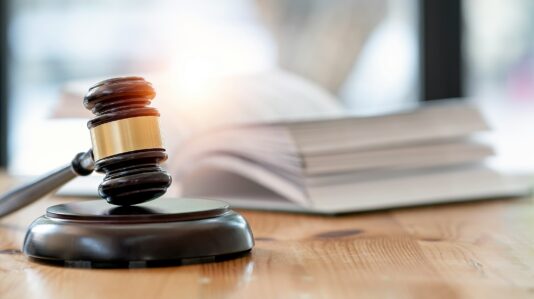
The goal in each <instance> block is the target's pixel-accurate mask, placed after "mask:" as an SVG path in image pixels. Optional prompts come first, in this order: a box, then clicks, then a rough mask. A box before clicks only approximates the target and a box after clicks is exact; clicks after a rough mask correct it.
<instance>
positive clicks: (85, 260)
mask: <svg viewBox="0 0 534 299" xmlns="http://www.w3.org/2000/svg"><path fill="white" fill-rule="evenodd" d="M253 246H254V239H253V236H252V232H251V230H250V227H249V225H248V223H247V221H246V220H245V218H243V216H241V215H240V214H238V213H237V212H235V211H233V210H231V209H230V208H229V206H228V204H226V203H224V202H221V201H216V200H208V199H192V198H160V199H156V200H154V201H151V202H147V203H144V204H140V205H136V206H129V207H118V206H112V205H110V204H108V203H106V202H105V201H104V200H91V201H84V202H76V203H67V204H61V205H56V206H52V207H49V208H48V209H47V211H46V214H45V215H43V216H41V217H39V218H37V219H36V220H35V221H34V222H33V223H32V224H31V225H30V227H29V228H28V231H27V233H26V237H25V239H24V245H23V252H24V254H25V255H26V256H28V257H31V258H34V259H37V260H40V261H48V262H60V263H64V264H66V265H72V266H82V267H93V266H96V267H99V266H103V267H105V266H106V265H110V266H112V267H114V266H121V265H123V266H132V265H144V263H149V264H150V263H151V262H156V263H154V264H156V265H157V264H160V265H161V264H163V265H165V264H168V263H173V264H174V263H181V261H188V260H196V259H198V260H201V261H202V260H214V259H217V258H222V259H225V258H227V257H234V256H239V255H240V254H243V253H246V252H248V251H250V250H251V249H252V247H253ZM157 262H159V263H157ZM149 264H147V265H149Z"/></svg>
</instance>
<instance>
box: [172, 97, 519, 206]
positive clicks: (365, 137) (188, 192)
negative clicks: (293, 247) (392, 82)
mask: <svg viewBox="0 0 534 299" xmlns="http://www.w3.org/2000/svg"><path fill="white" fill-rule="evenodd" d="M484 130H487V126H486V123H485V122H484V120H483V118H482V117H481V115H480V114H479V112H478V111H477V110H476V109H475V108H474V107H471V106H468V105H463V104H441V105H432V106H427V107H424V108H419V109H415V110H412V111H406V112H402V113H395V114H391V115H383V116H373V117H341V118H333V119H324V120H317V121H298V122H276V123H269V124H258V125H243V126H237V127H236V126H234V127H228V128H225V129H218V130H215V131H212V132H209V133H205V134H202V135H200V136H196V137H195V138H192V139H191V140H189V141H188V142H187V143H186V144H184V145H183V147H182V149H181V150H180V151H179V152H178V153H175V156H174V159H173V160H171V162H170V165H173V169H174V174H175V178H176V180H177V181H178V183H179V185H180V188H181V194H182V195H184V196H197V197H198V196H200V197H211V198H219V199H223V200H226V201H228V202H229V203H231V204H233V205H234V206H241V207H248V208H263V209H275V210H276V209H282V210H300V211H309V212H317V213H343V212H351V211H363V210H371V209H382V208H391V207H399V206H407V205H417V204H429V203H438V202H450V201H459V200H468V199H471V200H472V199H480V198H487V197H501V196H510V195H519V194H524V193H525V192H526V191H527V190H526V188H525V185H524V184H521V183H520V182H518V181H516V180H513V179H511V178H509V177H505V176H502V175H500V174H499V173H497V172H495V171H493V170H491V169H489V168H486V167H485V166H484V165H483V160H484V159H485V158H487V157H489V156H491V155H492V154H493V151H492V148H491V147H490V146H488V145H485V144H483V143H480V142H477V141H476V140H475V139H474V138H472V137H473V135H474V134H475V133H477V132H481V131H484Z"/></svg>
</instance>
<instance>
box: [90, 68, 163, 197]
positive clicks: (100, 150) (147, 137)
mask: <svg viewBox="0 0 534 299" xmlns="http://www.w3.org/2000/svg"><path fill="white" fill-rule="evenodd" d="M155 95H156V93H155V91H154V88H153V87H152V85H151V84H150V83H149V82H147V81H145V80H144V79H143V78H140V77H124V78H115V79H109V80H105V81H102V82H100V83H97V84H96V85H95V86H93V87H91V88H90V89H89V92H88V93H87V94H86V96H85V98H84V106H85V107H86V108H87V109H89V110H91V111H92V113H93V114H95V117H94V118H93V119H92V120H90V121H89V122H88V123H87V126H88V128H89V130H90V133H91V141H92V144H93V158H94V161H95V171H97V172H101V173H105V177H104V181H103V182H102V183H101V184H100V186H99V187H98V193H99V194H100V196H101V197H102V198H104V199H105V200H106V201H107V202H108V203H111V204H114V205H120V206H129V205H134V204H138V203H142V202H146V201H150V200H152V199H155V198H158V197H160V196H161V195H163V194H165V192H166V191H167V188H168V187H169V186H170V184H171V177H170V176H169V174H167V173H166V172H165V170H163V169H162V168H161V167H160V164H161V163H162V162H164V161H165V160H166V159H167V154H166V152H165V149H164V148H163V144H162V139H161V134H160V129H159V112H158V111H157V110H156V109H155V108H153V107H149V105H150V102H151V100H152V99H153V98H154V97H155Z"/></svg>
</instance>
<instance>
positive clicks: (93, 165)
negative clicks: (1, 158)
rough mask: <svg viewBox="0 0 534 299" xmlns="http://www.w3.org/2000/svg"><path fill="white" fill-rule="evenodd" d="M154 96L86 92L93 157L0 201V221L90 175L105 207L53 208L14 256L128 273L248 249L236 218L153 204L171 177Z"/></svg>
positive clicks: (190, 203) (122, 89)
mask: <svg viewBox="0 0 534 299" xmlns="http://www.w3.org/2000/svg"><path fill="white" fill-rule="evenodd" d="M155 95H156V93H155V91H154V88H153V87H152V85H151V84H150V83H148V82H147V81H145V80H144V79H143V78H140V77H125V78H115V79H109V80H105V81H102V82H100V83H97V84H96V85H95V86H93V87H91V88H90V89H89V92H88V93H87V95H86V96H85V98H84V101H83V103H84V106H85V107H86V108H87V109H89V110H91V111H92V112H93V114H94V115H95V117H94V118H93V119H91V120H90V121H89V122H88V124H87V126H88V128H89V132H90V135H91V141H92V149H91V150H89V151H87V152H85V153H79V154H77V155H76V156H75V157H74V159H73V160H72V162H71V163H70V165H67V166H65V167H63V168H60V169H59V170H57V171H55V172H53V173H51V174H49V175H46V176H44V177H43V178H41V179H38V180H37V181H35V182H33V183H30V184H28V185H25V186H23V187H20V188H17V189H15V190H13V191H11V192H8V193H7V194H5V195H4V196H2V197H0V216H3V215H6V214H9V213H11V212H14V211H16V210H18V209H20V208H22V207H23V206H25V205H27V204H30V203H32V202H34V201H35V200H37V199H38V198H40V197H42V196H44V195H46V194H47V193H49V192H51V191H53V190H54V189H56V188H58V187H60V186H61V185H63V184H65V183H66V182H68V181H69V180H71V179H73V178H74V177H76V176H83V175H89V174H90V173H92V172H93V171H97V172H101V173H104V174H105V177H104V180H103V182H102V183H101V184H100V186H99V187H98V193H99V194H100V196H101V197H102V198H103V199H105V200H106V201H107V203H106V202H105V201H103V200H88V201H77V202H69V203H65V204H59V205H54V206H51V207H48V208H47V209H46V213H45V214H44V215H42V216H40V217H38V218H37V219H35V220H34V221H33V222H32V223H31V224H30V226H29V227H28V230H27V231H26V236H25V238H24V243H23V245H22V252H23V253H24V254H25V255H26V256H28V257H29V258H32V259H37V260H41V261H43V262H54V263H58V262H59V263H63V264H66V265H70V266H77V265H81V266H83V267H85V265H87V264H90V265H91V267H100V266H104V267H108V266H109V265H112V266H113V267H115V266H119V267H129V265H130V264H131V263H133V264H134V265H139V263H143V264H146V265H148V264H151V263H154V262H155V263H156V265H161V264H162V263H163V264H167V263H168V262H170V261H172V262H179V263H183V262H184V261H186V260H188V259H192V260H195V261H198V260H199V259H200V260H207V261H215V260H219V259H227V258H235V257H238V256H240V255H242V254H246V253H248V252H250V250H251V249H252V247H253V246H254V238H253V236H252V231H251V230H250V227H249V225H248V223H247V221H246V220H245V218H244V217H243V216H241V215H240V214H239V213H237V212H236V211H233V210H231V209H230V207H229V205H228V204H227V203H225V202H223V201H219V200H213V199H200V198H161V199H158V200H154V201H152V200H153V199H156V198H158V197H160V196H162V195H163V194H165V192H166V191H167V188H168V187H169V186H170V184H171V177H170V176H169V174H167V172H165V171H164V170H163V169H162V168H161V166H160V164H161V163H162V162H163V161H165V160H166V159H167V153H166V152H165V148H164V147H163V143H162V138H161V134H160V129H159V112H158V111H157V110H156V109H155V108H153V107H150V106H149V105H150V102H151V100H152V99H153V98H154V97H155Z"/></svg>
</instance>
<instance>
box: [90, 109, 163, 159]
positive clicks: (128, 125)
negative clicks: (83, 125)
mask: <svg viewBox="0 0 534 299" xmlns="http://www.w3.org/2000/svg"><path fill="white" fill-rule="evenodd" d="M90 132H91V141H92V144H93V155H94V159H95V161H98V160H101V159H103V158H107V157H110V156H114V155H117V154H121V153H126V152H132V151H137V150H145V149H163V142H162V140H161V133H160V128H159V117H158V116H138V117H131V118H124V119H119V120H115V121H111V122H108V123H104V124H101V125H98V126H96V127H93V128H91V129H90Z"/></svg>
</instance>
